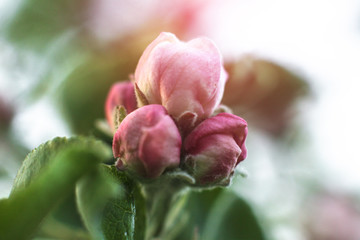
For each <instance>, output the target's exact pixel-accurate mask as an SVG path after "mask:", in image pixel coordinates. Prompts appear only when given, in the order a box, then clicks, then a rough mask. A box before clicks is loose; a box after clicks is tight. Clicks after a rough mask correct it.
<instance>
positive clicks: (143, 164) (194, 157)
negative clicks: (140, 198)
mask: <svg viewBox="0 0 360 240" xmlns="http://www.w3.org/2000/svg"><path fill="white" fill-rule="evenodd" d="M226 79H227V74H226V72H225V70H224V67H223V64H222V58H221V55H220V53H219V51H218V49H217V47H216V46H215V44H214V43H213V42H212V41H211V40H209V39H207V38H197V39H194V40H191V41H189V42H181V41H179V40H178V39H177V38H176V36H175V35H173V34H171V33H161V34H160V35H159V36H158V37H157V38H156V39H155V40H154V41H153V42H152V43H151V44H150V45H149V46H148V47H147V48H146V50H145V51H144V53H143V55H142V56H141V58H140V60H139V63H138V65H137V67H136V71H135V76H134V80H133V81H132V82H122V83H117V84H115V85H114V86H113V87H112V89H111V90H110V93H109V95H108V99H107V101H106V105H105V111H106V117H107V120H108V122H109V124H110V126H111V127H112V128H113V129H114V131H115V135H114V138H113V153H114V156H115V157H116V158H118V160H117V162H116V166H117V167H118V168H120V169H127V170H129V171H131V172H133V173H135V174H136V175H137V176H140V177H143V178H151V179H153V178H156V177H159V176H160V175H161V174H163V173H164V171H167V170H171V169H177V168H181V169H182V170H183V171H186V172H187V173H189V174H190V175H191V176H192V177H194V179H195V180H196V184H197V185H210V184H222V183H226V182H229V180H230V177H231V176H232V174H233V172H234V169H235V167H236V166H237V164H239V162H241V161H242V160H244V159H245V157H246V147H245V138H246V135H247V123H246V121H245V120H243V119H242V118H240V117H238V116H235V115H232V114H230V113H227V112H222V113H218V114H215V113H216V112H218V110H217V109H219V104H220V102H221V99H222V96H223V92H224V86H225V83H226ZM116 106H123V108H125V109H126V111H127V113H128V115H127V116H126V117H125V118H124V119H123V121H121V123H120V125H119V126H118V128H117V129H115V128H116V127H115V124H114V122H115V119H114V118H115V115H116V114H115V111H116V109H118V108H116Z"/></svg>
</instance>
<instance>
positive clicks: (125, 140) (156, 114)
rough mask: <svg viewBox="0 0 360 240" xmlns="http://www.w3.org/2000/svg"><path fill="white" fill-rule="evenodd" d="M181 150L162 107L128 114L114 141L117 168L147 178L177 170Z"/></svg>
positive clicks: (173, 124) (174, 129) (148, 107)
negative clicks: (169, 170)
mask: <svg viewBox="0 0 360 240" xmlns="http://www.w3.org/2000/svg"><path fill="white" fill-rule="evenodd" d="M180 149H181V136H180V133H179V131H178V129H177V127H176V125H175V123H174V121H173V120H172V119H171V117H170V116H169V115H168V114H167V112H166V109H165V108H164V107H162V106H161V105H147V106H144V107H141V108H139V109H137V110H135V111H133V112H132V113H130V114H129V115H127V116H126V117H125V119H124V120H123V121H122V122H121V124H120V126H119V128H118V130H117V131H116V133H115V135H114V139H113V153H114V157H116V158H119V159H118V160H117V162H116V166H117V167H118V168H126V169H129V170H130V171H133V172H135V173H136V174H137V175H138V176H142V177H146V178H156V177H158V176H160V175H161V174H162V173H163V172H164V171H165V170H166V169H170V168H176V167H178V166H179V164H180Z"/></svg>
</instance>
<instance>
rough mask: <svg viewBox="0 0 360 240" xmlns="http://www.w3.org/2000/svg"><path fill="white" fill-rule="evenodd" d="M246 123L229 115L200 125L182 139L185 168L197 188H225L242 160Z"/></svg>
mask: <svg viewBox="0 0 360 240" xmlns="http://www.w3.org/2000/svg"><path fill="white" fill-rule="evenodd" d="M246 135H247V123H246V121H245V120H244V119H242V118H240V117H238V116H235V115H232V114H230V113H219V114H218V115H216V116H215V117H211V118H208V119H206V120H204V121H203V122H201V123H200V124H199V125H198V126H197V127H196V128H195V129H194V130H193V131H192V132H191V133H190V134H189V135H188V136H187V138H186V139H185V142H184V149H185V151H186V153H187V154H188V155H187V156H186V158H185V165H186V167H187V169H188V171H190V173H191V174H192V175H193V176H194V178H195V179H196V181H197V184H199V185H209V184H219V185H226V184H228V183H229V181H230V178H231V176H232V174H233V172H234V169H235V167H236V166H237V164H239V162H241V161H242V160H244V159H245V158H246V147H245V138H246Z"/></svg>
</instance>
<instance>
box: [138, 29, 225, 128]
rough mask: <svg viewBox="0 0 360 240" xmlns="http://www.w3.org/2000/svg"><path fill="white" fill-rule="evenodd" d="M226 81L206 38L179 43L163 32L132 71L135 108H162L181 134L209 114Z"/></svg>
mask: <svg viewBox="0 0 360 240" xmlns="http://www.w3.org/2000/svg"><path fill="white" fill-rule="evenodd" d="M226 79H227V74H226V72H225V70H224V68H223V65H222V58H221V55H220V53H219V50H218V49H217V47H216V46H215V44H214V43H213V42H212V41H211V40H210V39H208V38H196V39H193V40H191V41H189V42H181V41H179V40H178V39H177V38H176V36H175V35H174V34H171V33H165V32H163V33H161V34H160V35H159V36H158V37H157V38H156V39H155V40H154V41H153V42H152V43H151V44H150V45H149V46H148V47H147V48H146V50H145V51H144V53H143V55H142V56H141V58H140V60H139V63H138V65H137V67H136V71H135V83H136V84H137V86H136V87H137V89H136V90H137V91H136V93H137V99H138V103H139V105H140V106H141V105H146V104H161V105H163V106H164V107H165V108H166V109H167V111H168V113H169V115H171V116H172V117H173V118H174V119H175V121H176V122H177V124H178V126H179V128H180V130H181V131H182V132H189V131H190V130H191V129H192V128H194V127H195V126H196V125H197V124H198V123H200V122H201V121H202V120H204V119H206V118H208V117H209V116H210V115H211V114H212V113H213V111H214V109H215V108H216V107H217V106H218V105H219V103H220V101H221V99H222V96H223V92H224V85H225V82H226Z"/></svg>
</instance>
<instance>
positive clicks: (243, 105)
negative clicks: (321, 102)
mask: <svg viewBox="0 0 360 240" xmlns="http://www.w3.org/2000/svg"><path fill="white" fill-rule="evenodd" d="M225 68H226V70H227V71H228V73H229V80H228V82H227V83H226V86H225V92H224V98H223V100H222V103H223V104H225V105H227V106H229V107H230V108H231V109H232V110H233V112H234V114H237V115H239V116H242V117H244V118H246V119H247V121H248V122H249V124H250V123H251V125H254V126H256V127H258V128H260V129H263V130H265V131H267V132H269V133H271V134H273V135H274V136H277V135H281V133H283V132H284V131H285V130H286V129H287V127H288V126H289V123H290V122H291V119H292V117H293V116H294V115H295V113H296V111H295V109H294V106H295V102H296V100H298V99H299V98H300V97H303V96H305V95H306V94H307V93H308V89H309V87H308V84H307V83H306V82H305V81H304V80H303V79H302V78H301V77H299V76H297V75H295V74H293V73H292V72H290V71H289V70H287V69H285V68H284V67H282V66H280V65H277V64H275V63H273V62H270V61H267V60H264V59H259V58H256V57H254V56H252V55H247V56H244V57H243V58H241V59H239V60H237V61H235V62H227V63H226V64H225Z"/></svg>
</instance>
